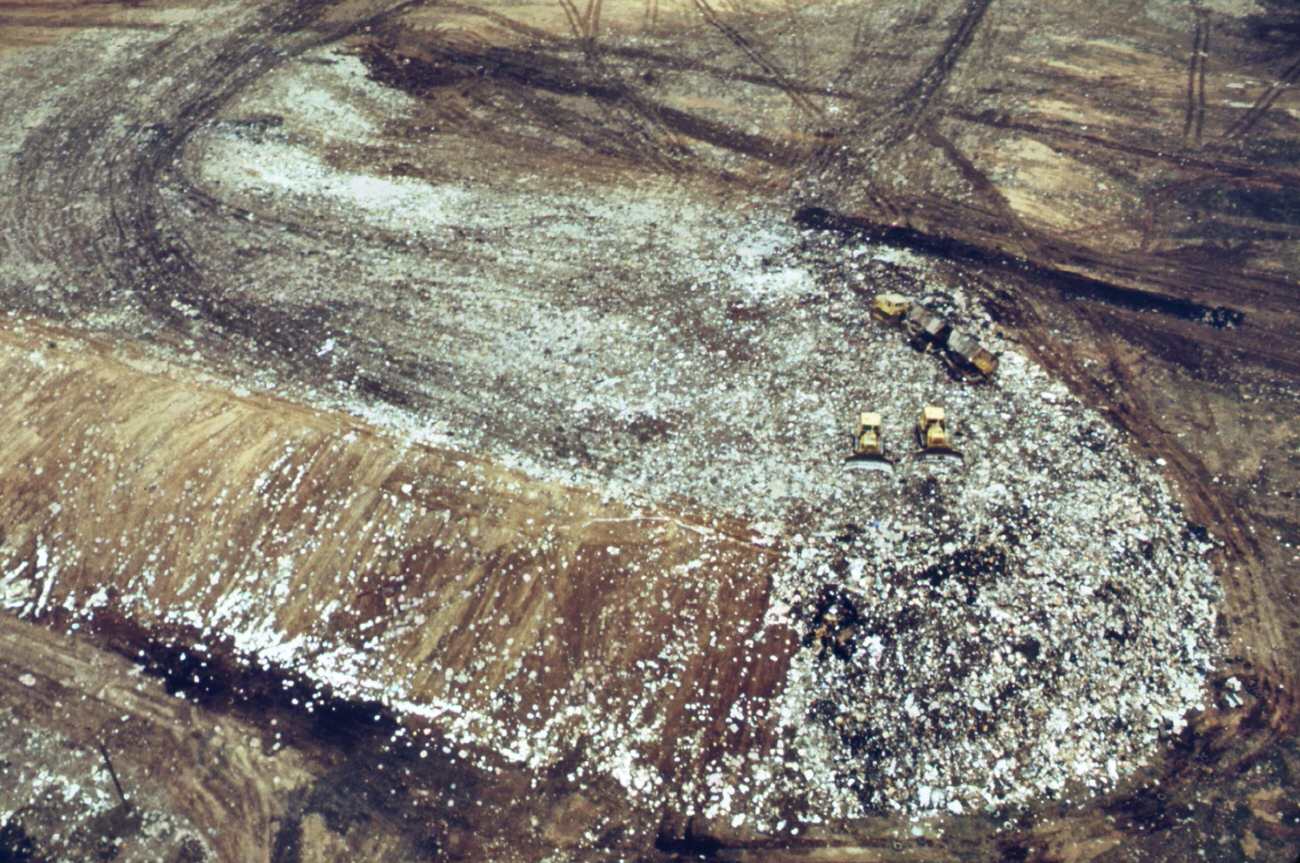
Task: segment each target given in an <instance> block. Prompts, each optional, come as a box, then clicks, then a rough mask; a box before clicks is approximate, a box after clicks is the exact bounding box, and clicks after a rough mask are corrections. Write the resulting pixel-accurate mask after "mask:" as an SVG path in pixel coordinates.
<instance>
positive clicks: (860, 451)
mask: <svg viewBox="0 0 1300 863" xmlns="http://www.w3.org/2000/svg"><path fill="white" fill-rule="evenodd" d="M844 467H845V468H847V469H849V470H867V471H875V472H878V473H892V472H893V470H894V465H893V463H892V462H890V460H889V459H888V458H886V457H885V451H884V449H883V448H882V447H881V445H880V414H878V413H875V412H874V411H864V412H863V413H862V414H861V415H860V416H859V417H858V430H857V433H856V434H855V435H853V454H852V455H850V456H849V457H848V458H847V459H845V460H844Z"/></svg>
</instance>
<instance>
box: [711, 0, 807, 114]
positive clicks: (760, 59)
mask: <svg viewBox="0 0 1300 863" xmlns="http://www.w3.org/2000/svg"><path fill="white" fill-rule="evenodd" d="M694 2H695V8H696V9H698V10H699V11H700V14H701V15H702V16H703V17H704V20H705V21H707V22H708V23H709V26H711V27H713V28H714V29H715V30H717V31H718V32H719V33H721V34H722V35H724V36H726V37H727V39H729V40H730V41H731V42H732V43H733V44H734V45H735V46H736V47H737V48H739V49H740V50H741V52H743V53H744V54H745V56H746V57H748V58H749V59H750V60H752V61H753V62H754V65H756V66H758V67H759V68H760V69H762V70H763V71H764V72H765V73H767V75H768V76H769V77H770V78H771V79H772V80H773V81H775V82H777V86H779V87H780V88H781V90H782V91H784V92H785V94H786V96H788V97H789V99H790V101H791V102H792V103H794V106H795V107H796V108H798V109H799V110H801V111H803V112H804V113H805V114H809V115H811V116H813V117H818V118H820V117H822V116H823V112H822V109H821V107H820V106H819V105H818V104H817V103H816V102H814V101H813V100H812V99H810V98H809V97H808V96H807V95H805V94H804V93H803V92H801V88H799V87H796V86H795V85H794V84H793V83H792V82H791V79H790V76H789V75H787V74H786V72H785V70H784V69H782V68H781V67H780V66H779V65H778V64H777V63H776V61H775V60H772V59H771V58H769V57H768V56H767V55H766V54H764V53H763V52H762V51H761V50H760V49H759V48H758V46H757V45H755V44H754V43H753V42H751V41H750V40H749V39H748V38H747V37H746V36H745V35H744V34H743V33H741V32H740V31H739V30H737V29H736V28H735V27H732V26H731V25H730V24H728V23H727V22H726V21H724V20H722V17H721V16H719V15H718V13H717V12H716V11H715V10H714V8H713V7H712V6H710V5H709V2H708V0H694Z"/></svg>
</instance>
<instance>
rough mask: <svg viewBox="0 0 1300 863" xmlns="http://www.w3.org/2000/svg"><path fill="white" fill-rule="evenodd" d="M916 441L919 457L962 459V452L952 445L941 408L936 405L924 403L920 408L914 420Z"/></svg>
mask: <svg viewBox="0 0 1300 863" xmlns="http://www.w3.org/2000/svg"><path fill="white" fill-rule="evenodd" d="M916 442H917V445H918V446H919V447H920V448H919V449H918V450H917V451H916V455H917V456H919V457H923V458H929V457H935V458H942V459H948V460H953V461H962V460H964V457H963V456H962V454H961V453H960V452H958V451H957V450H956V449H954V448H953V446H952V438H951V431H950V430H949V428H948V421H947V417H946V416H945V415H944V410H943V408H941V407H938V406H936V405H926V406H925V407H924V408H922V409H921V416H920V417H919V418H917V421H916Z"/></svg>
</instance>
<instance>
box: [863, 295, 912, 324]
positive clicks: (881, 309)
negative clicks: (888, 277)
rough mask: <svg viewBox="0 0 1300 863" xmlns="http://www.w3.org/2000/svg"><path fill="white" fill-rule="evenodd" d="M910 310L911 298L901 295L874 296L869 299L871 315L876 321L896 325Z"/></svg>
mask: <svg viewBox="0 0 1300 863" xmlns="http://www.w3.org/2000/svg"><path fill="white" fill-rule="evenodd" d="M910 308H912V298H911V297H906V296H903V295H902V294H876V295H875V296H874V297H872V298H871V314H872V315H873V316H875V318H876V319H877V320H881V321H887V322H889V323H891V324H896V323H898V322H899V321H901V320H902V319H903V316H904V315H906V314H907V311H908V309H910Z"/></svg>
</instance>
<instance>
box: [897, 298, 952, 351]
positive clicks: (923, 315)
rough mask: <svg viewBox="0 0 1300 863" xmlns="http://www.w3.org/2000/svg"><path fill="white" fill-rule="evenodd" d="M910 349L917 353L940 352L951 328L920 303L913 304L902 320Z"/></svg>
mask: <svg viewBox="0 0 1300 863" xmlns="http://www.w3.org/2000/svg"><path fill="white" fill-rule="evenodd" d="M903 329H904V330H906V332H907V335H908V338H909V340H910V341H911V344H912V347H913V348H915V349H916V350H918V351H927V352H928V351H937V350H942V349H943V346H944V342H946V341H947V339H948V332H949V330H951V329H952V326H951V325H950V324H949V323H948V322H947V321H945V320H944V319H943V318H942V317H940V316H939V315H936V314H935V313H934V312H932V311H930V310H929V309H927V308H926V307H925V306H923V305H921V304H920V303H914V304H913V305H912V307H911V308H909V309H908V310H907V315H906V316H905V317H904V318H903Z"/></svg>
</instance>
